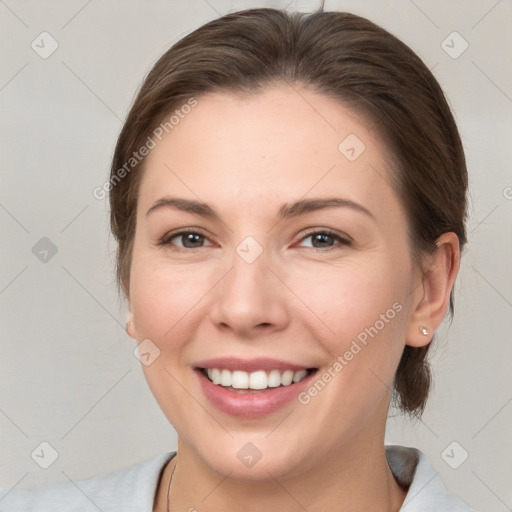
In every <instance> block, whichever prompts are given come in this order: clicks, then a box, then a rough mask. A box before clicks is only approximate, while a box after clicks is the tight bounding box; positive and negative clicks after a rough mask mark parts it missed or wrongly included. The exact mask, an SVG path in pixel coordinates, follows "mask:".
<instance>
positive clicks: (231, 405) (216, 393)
mask: <svg viewBox="0 0 512 512" xmlns="http://www.w3.org/2000/svg"><path fill="white" fill-rule="evenodd" d="M195 373H196V374H197V375H198V377H199V381H200V383H201V387H202V388H203V391H204V394H205V395H206V397H207V398H208V400H210V402H211V403H212V404H213V405H214V406H215V407H217V409H219V410H220V411H222V412H224V413H226V414H230V415H231V416H240V417H244V418H255V417H258V416H264V415H266V414H271V413H273V412H276V411H278V410H279V409H281V408H282V407H284V406H285V405H286V404H287V403H289V402H291V401H292V400H293V399H295V398H297V396H298V395H299V393H301V391H303V390H304V389H305V388H306V387H307V386H308V384H309V380H310V379H311V377H312V376H313V375H314V374H315V373H316V372H312V373H310V374H309V375H307V376H306V378H305V379H303V380H301V381H300V382H296V383H294V384H290V385H289V386H279V387H277V388H267V389H264V390H262V391H258V392H254V391H251V392H245V393H244V392H236V391H230V390H229V389H226V388H224V387H222V386H217V385H216V384H214V383H213V382H211V381H210V380H209V379H208V378H207V377H206V376H205V375H204V374H203V373H202V372H201V370H197V369H196V370H195Z"/></svg>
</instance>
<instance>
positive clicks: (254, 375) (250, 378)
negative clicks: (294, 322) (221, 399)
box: [197, 368, 318, 393]
mask: <svg viewBox="0 0 512 512" xmlns="http://www.w3.org/2000/svg"><path fill="white" fill-rule="evenodd" d="M197 370H198V371H200V372H201V373H202V374H203V375H204V376H205V377H206V378H207V379H208V380H209V381H210V382H212V383H213V384H215V385H216V386H220V387H223V388H225V389H227V390H230V391H234V392H239V393H251V392H261V391H266V390H271V389H275V388H283V387H289V386H293V385H294V384H298V383H299V382H301V381H303V380H304V379H305V378H307V377H308V376H309V375H312V374H313V373H315V372H316V371H317V370H318V369H317V368H308V369H304V370H299V371H293V370H278V369H274V370H270V371H266V370H257V371H254V372H245V371H242V370H233V371H231V370H227V369H225V368H197Z"/></svg>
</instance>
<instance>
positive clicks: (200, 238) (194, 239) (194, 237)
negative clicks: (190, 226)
mask: <svg viewBox="0 0 512 512" xmlns="http://www.w3.org/2000/svg"><path fill="white" fill-rule="evenodd" d="M173 240H180V241H181V244H177V243H175V242H173ZM206 241H208V239H207V238H206V236H205V235H203V234H202V233H200V232H197V231H178V232H175V233H168V234H167V235H165V236H164V237H163V238H162V239H161V240H160V241H159V242H158V245H175V246H177V247H181V248H183V249H199V248H200V247H203V244H204V242H206ZM207 245H212V244H211V243H209V242H208V244H207Z"/></svg>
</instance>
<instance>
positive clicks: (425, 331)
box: [419, 325, 430, 336]
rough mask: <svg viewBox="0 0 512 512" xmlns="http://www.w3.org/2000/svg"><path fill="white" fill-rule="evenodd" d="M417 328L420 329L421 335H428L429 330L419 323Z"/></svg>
mask: <svg viewBox="0 0 512 512" xmlns="http://www.w3.org/2000/svg"><path fill="white" fill-rule="evenodd" d="M419 329H420V332H421V334H423V336H428V335H429V334H430V331H429V330H428V329H427V328H426V327H424V326H423V325H420V327H419Z"/></svg>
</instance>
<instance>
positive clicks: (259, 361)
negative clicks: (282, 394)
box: [194, 357, 312, 372]
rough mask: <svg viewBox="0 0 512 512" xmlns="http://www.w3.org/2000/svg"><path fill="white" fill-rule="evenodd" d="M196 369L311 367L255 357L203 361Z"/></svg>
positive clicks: (196, 364)
mask: <svg viewBox="0 0 512 512" xmlns="http://www.w3.org/2000/svg"><path fill="white" fill-rule="evenodd" d="M194 366H195V367H196V368H220V369H223V370H230V371H234V370H241V371H244V372H255V371H258V370H268V371H270V370H293V371H294V372H298V371H300V370H309V369H311V368H312V366H304V365H300V364H294V363H289V362H288V361H282V360H280V359H271V358H268V357H257V358H254V359H240V358H238V357H217V358H214V359H205V360H204V361H199V362H197V363H195V364H194Z"/></svg>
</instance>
